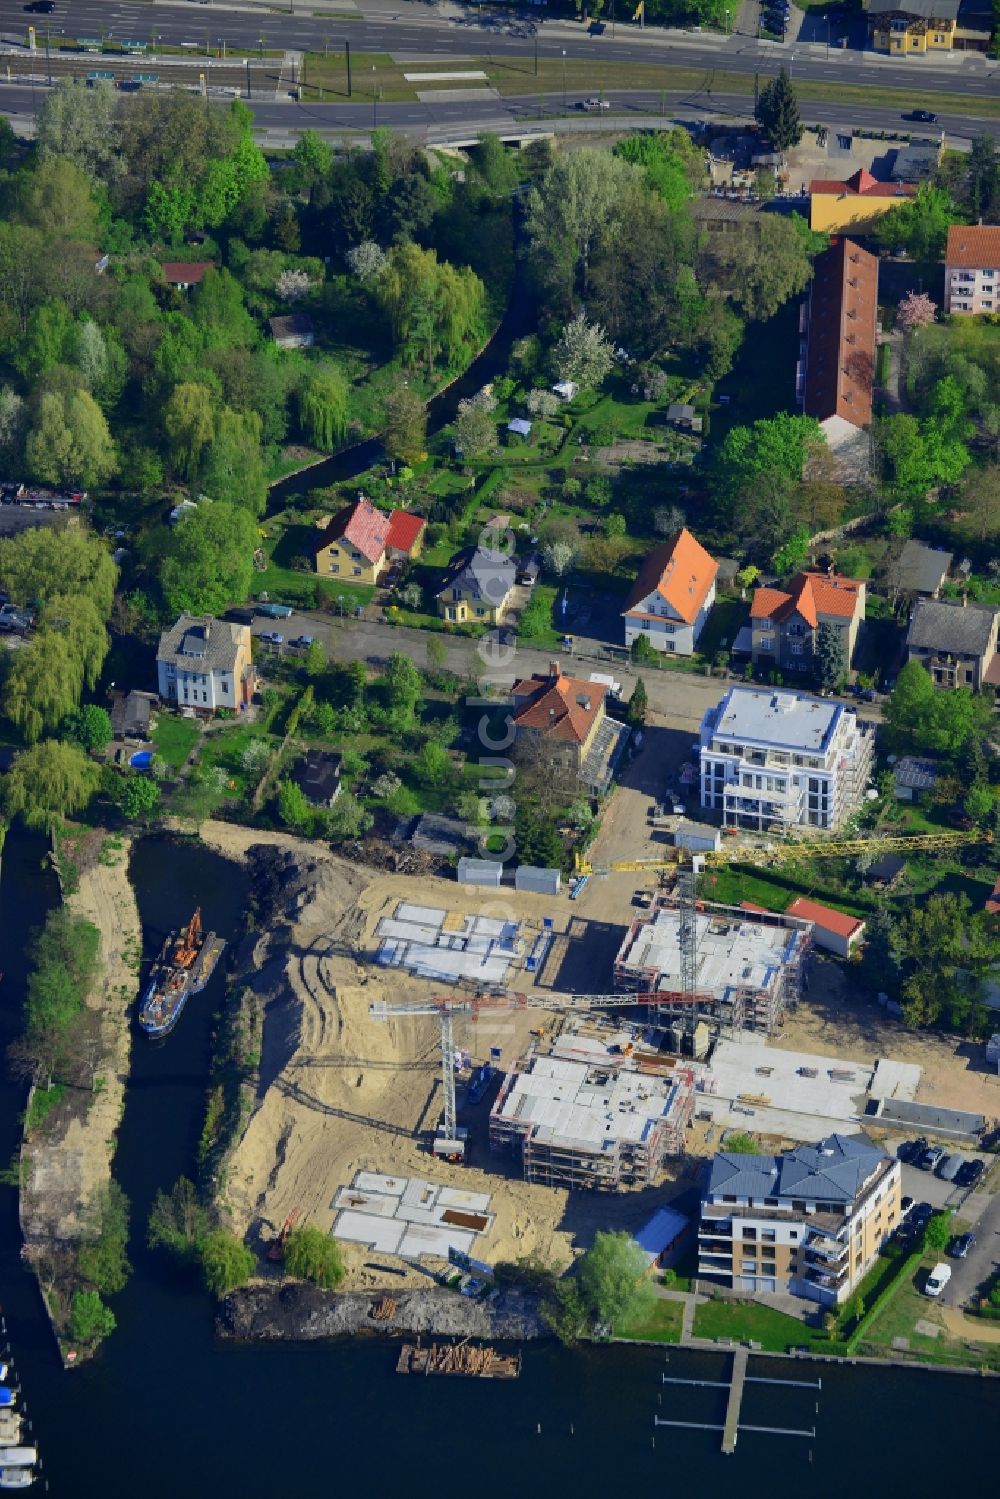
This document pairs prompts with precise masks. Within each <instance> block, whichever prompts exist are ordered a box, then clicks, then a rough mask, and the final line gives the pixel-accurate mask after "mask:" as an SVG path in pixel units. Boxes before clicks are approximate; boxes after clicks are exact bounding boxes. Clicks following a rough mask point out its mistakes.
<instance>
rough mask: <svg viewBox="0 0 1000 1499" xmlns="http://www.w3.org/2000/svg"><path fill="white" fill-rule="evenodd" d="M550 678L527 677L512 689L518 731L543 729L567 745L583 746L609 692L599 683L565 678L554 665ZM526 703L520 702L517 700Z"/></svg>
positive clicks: (546, 733)
mask: <svg viewBox="0 0 1000 1499" xmlns="http://www.w3.org/2000/svg"><path fill="white" fill-rule="evenodd" d="M553 666H554V668H555V669H554V671H552V672H550V673H549V675H548V676H540V675H538V674H537V673H536V675H535V676H532V677H525V678H523V679H522V680H521V681H520V682H515V683H514V685H513V687H512V688H511V696H512V697H513V699H514V703H515V707H514V725H515V727H516V728H525V729H540V730H541V731H542V733H543V734H545V735H546V736H549V735H551V737H552V738H553V739H559V740H562V741H563V742H564V743H570V744H583V742H584V740H585V739H586V737H587V735H588V734H589V733H590V730H591V728H592V727H593V724H594V720H595V719H596V718H597V717H599V715H600V712H601V707H602V705H603V703H604V699H605V697H606V696H607V691H608V689H607V688H606V687H602V686H601V684H600V683H599V682H585V681H584V680H583V679H582V678H581V677H565V676H563V674H562V672H561V671H560V670H559V663H558V662H554V663H553ZM519 698H521V699H523V700H524V701H522V702H521V703H518V699H519Z"/></svg>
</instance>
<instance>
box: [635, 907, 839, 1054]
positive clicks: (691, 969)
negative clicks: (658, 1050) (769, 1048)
mask: <svg viewBox="0 0 1000 1499" xmlns="http://www.w3.org/2000/svg"><path fill="white" fill-rule="evenodd" d="M810 946H811V937H810V925H809V923H808V922H804V921H801V920H799V919H797V918H795V917H792V916H785V915H782V914H780V913H777V912H773V911H760V910H747V909H745V908H743V907H735V906H723V905H716V904H714V903H711V902H708V901H692V900H691V899H690V896H689V895H688V894H687V892H686V891H685V890H683V889H682V888H680V887H678V888H676V889H675V890H674V891H673V892H670V893H667V894H658V895H657V896H655V897H654V899H653V902H652V905H651V907H650V909H649V910H648V911H646V912H644V913H643V914H642V915H641V916H638V917H636V919H635V921H633V922H632V924H631V926H630V927H629V930H628V933H627V935H626V937H625V940H624V942H623V943H622V945H621V947H620V948H619V950H618V955H617V958H616V960H615V969H614V981H615V987H616V989H618V990H619V991H620V992H621V993H623V994H627V993H635V992H636V991H637V990H645V991H647V992H649V991H654V992H661V991H662V992H663V993H664V1005H663V1006H662V1007H658V1010H659V1018H660V1019H661V1021H662V1023H663V1024H665V1025H666V1027H667V1029H668V1030H670V1031H674V1030H677V1031H680V1032H682V1033H683V1034H684V1035H685V1036H688V1035H691V1034H692V1032H693V1031H694V1030H695V1028H696V1027H697V1025H698V1024H699V1023H703V1024H705V1025H706V1026H708V1027H709V1029H710V1031H711V1032H712V1034H713V1035H716V1036H720V1035H725V1036H731V1035H736V1034H738V1033H739V1032H741V1031H752V1032H754V1033H756V1034H758V1035H763V1036H769V1035H771V1033H772V1032H773V1031H774V1030H775V1029H776V1028H777V1026H778V1025H779V1024H780V1021H781V1016H782V1014H783V1013H784V1011H785V1009H786V1007H788V1006H789V1005H794V1004H796V1003H797V1002H798V1000H799V999H800V997H801V991H802V982H803V973H804V967H805V960H806V956H807V954H808V952H809V949H810ZM678 983H679V986H680V990H681V992H682V993H686V994H688V995H690V996H691V999H692V1002H691V1003H688V1004H685V1005H683V1006H682V1007H675V1005H674V1003H673V991H674V990H675V989H676V988H677V986H678ZM668 994H670V996H671V997H670V999H668V998H667V995H668Z"/></svg>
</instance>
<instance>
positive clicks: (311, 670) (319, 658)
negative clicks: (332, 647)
mask: <svg viewBox="0 0 1000 1499" xmlns="http://www.w3.org/2000/svg"><path fill="white" fill-rule="evenodd" d="M302 669H303V671H304V672H305V674H306V676H307V677H308V678H309V679H310V681H315V679H316V678H317V677H321V676H322V675H323V673H324V672H325V671H326V648H325V646H324V645H323V642H322V641H321V640H311V641H310V642H309V645H308V646H307V647H306V654H305V657H304V659H303V662H302Z"/></svg>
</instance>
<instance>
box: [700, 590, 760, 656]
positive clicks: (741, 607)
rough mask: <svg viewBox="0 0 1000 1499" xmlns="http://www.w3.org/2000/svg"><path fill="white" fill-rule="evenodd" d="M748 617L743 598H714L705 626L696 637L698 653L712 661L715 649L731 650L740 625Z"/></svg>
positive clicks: (747, 607)
mask: <svg viewBox="0 0 1000 1499" xmlns="http://www.w3.org/2000/svg"><path fill="white" fill-rule="evenodd" d="M748 618H749V605H748V604H747V602H746V600H745V599H716V601H715V605H714V607H713V609H712V612H711V614H710V615H709V616H708V619H707V620H706V621H705V628H704V629H703V630H702V632H701V634H700V635H699V637H698V655H699V656H700V657H701V658H702V660H703V661H712V660H713V659H714V657H715V654H716V652H717V651H728V650H732V646H733V641H734V640H735V639H736V636H737V635H738V633H739V630H740V626H741V625H743V624H745V623H746V621H747V620H748Z"/></svg>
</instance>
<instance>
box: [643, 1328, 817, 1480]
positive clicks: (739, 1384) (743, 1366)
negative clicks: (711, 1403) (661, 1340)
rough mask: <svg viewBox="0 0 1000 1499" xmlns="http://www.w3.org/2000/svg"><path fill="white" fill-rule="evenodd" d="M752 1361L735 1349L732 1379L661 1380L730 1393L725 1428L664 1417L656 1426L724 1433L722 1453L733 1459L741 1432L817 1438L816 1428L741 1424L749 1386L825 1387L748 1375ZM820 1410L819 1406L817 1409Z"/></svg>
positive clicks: (746, 1353) (673, 1377)
mask: <svg viewBox="0 0 1000 1499" xmlns="http://www.w3.org/2000/svg"><path fill="white" fill-rule="evenodd" d="M749 1362H750V1353H749V1351H748V1349H746V1348H735V1349H734V1350H733V1367H732V1371H731V1373H730V1377H729V1379H681V1378H679V1377H677V1376H676V1375H672V1374H662V1375H661V1376H660V1379H661V1381H662V1383H663V1384H686V1385H692V1386H695V1387H697V1388H699V1389H712V1390H726V1389H728V1391H729V1398H728V1401H727V1403H726V1419H725V1422H724V1423H723V1425H721V1426H720V1425H718V1423H717V1422H712V1421H673V1420H668V1419H667V1418H665V1417H663V1416H654V1417H653V1424H654V1426H685V1427H687V1428H688V1430H689V1431H721V1432H722V1450H723V1452H724V1453H725V1454H726V1455H727V1456H732V1454H733V1453H734V1452H735V1451H736V1440H737V1438H738V1436H739V1434H740V1432H741V1431H752V1432H757V1433H761V1434H763V1435H764V1436H772V1437H815V1435H816V1428H815V1426H813V1427H810V1428H808V1429H802V1428H798V1427H792V1426H748V1425H746V1424H745V1423H744V1424H741V1423H740V1410H741V1408H742V1405H743V1390H744V1387H745V1386H746V1385H748V1384H773V1385H790V1386H792V1387H793V1388H795V1389H799V1390H820V1389H822V1388H823V1381H822V1380H821V1379H770V1378H768V1377H767V1376H766V1375H763V1374H748V1373H747V1366H748V1364H749ZM816 1408H817V1410H818V1409H819V1407H818V1406H817V1407H816Z"/></svg>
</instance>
